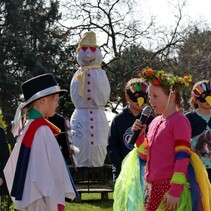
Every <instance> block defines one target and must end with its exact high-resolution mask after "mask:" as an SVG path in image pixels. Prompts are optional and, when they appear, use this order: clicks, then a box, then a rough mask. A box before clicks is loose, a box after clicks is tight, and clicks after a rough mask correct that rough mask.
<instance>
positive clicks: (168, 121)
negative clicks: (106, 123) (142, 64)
mask: <svg viewBox="0 0 211 211" xmlns="http://www.w3.org/2000/svg"><path fill="white" fill-rule="evenodd" d="M140 76H141V77H142V78H144V79H145V80H146V81H148V82H149V89H148V96H149V103H150V105H151V107H152V108H153V109H154V112H155V113H156V114H158V116H157V117H155V118H154V119H153V121H152V122H151V123H150V125H149V128H148V132H147V134H146V133H145V129H146V125H145V124H142V123H141V122H140V120H136V122H135V123H134V125H133V126H132V130H133V131H136V130H140V131H141V132H140V134H139V136H138V138H137V140H136V144H135V145H136V148H135V149H134V150H133V152H131V153H130V154H129V155H128V156H127V157H126V158H125V160H124V163H123V166H122V169H123V170H122V171H121V174H122V175H123V174H125V175H126V176H125V178H126V177H127V174H128V173H127V172H128V169H127V168H128V166H131V165H132V163H130V162H131V161H133V163H134V164H135V165H134V169H132V173H131V172H130V175H132V176H131V178H130V181H132V182H131V184H130V186H129V187H128V188H125V187H124V186H125V184H127V183H128V182H126V181H124V182H122V181H123V180H122V181H121V182H120V181H118V179H117V182H116V185H115V188H117V187H120V184H119V183H121V189H123V190H124V193H121V192H120V191H119V194H122V195H124V194H125V192H126V193H127V195H128V200H127V201H125V202H124V203H123V201H121V199H122V197H121V196H120V199H118V200H117V201H116V202H115V201H114V210H118V209H119V207H122V205H121V204H126V206H125V207H126V208H124V210H132V209H131V207H130V206H133V204H138V206H136V208H135V209H133V210H137V211H142V210H146V211H166V210H174V211H175V210H177V211H191V210H197V211H203V210H206V211H208V210H209V211H210V210H211V209H210V204H211V191H210V190H211V189H210V185H209V183H206V182H207V180H206V178H205V183H203V184H200V186H199V185H198V183H197V181H196V179H198V178H197V173H198V172H197V173H196V170H195V167H196V166H195V163H196V162H195V160H196V161H197V164H198V160H200V159H197V157H196V156H195V154H194V153H192V152H191V150H190V139H191V126H190V123H189V121H188V119H187V118H186V117H185V115H184V114H183V112H182V111H183V109H182V97H181V89H183V88H186V87H189V86H190V84H191V77H189V76H184V77H178V76H174V75H171V74H167V73H165V71H163V70H157V71H156V70H152V69H151V68H146V69H143V70H142V71H141V74H140ZM136 154H138V155H139V156H136ZM137 157H138V158H137ZM143 160H145V161H146V167H145V171H144V173H143V167H139V165H136V164H137V163H138V162H139V163H141V161H143ZM193 160H194V162H193ZM190 164H192V165H190ZM199 166H200V167H201V165H199ZM197 167H198V166H197ZM137 169H138V170H137ZM201 172H202V174H203V169H202V168H201ZM143 174H144V180H143ZM120 178H121V176H120ZM127 180H128V178H127ZM207 184H208V186H206V185H207ZM138 186H141V188H139V189H138V188H137V187H138ZM202 186H203V187H207V190H206V192H205V194H201V190H202ZM131 187H132V188H131ZM119 189H120V188H119ZM190 190H191V191H192V192H194V194H191V191H190ZM115 191H116V193H114V194H115V195H117V192H118V190H115ZM136 195H138V197H135V196H136ZM191 197H192V198H191ZM201 197H202V198H201ZM119 210H120V209H119Z"/></svg>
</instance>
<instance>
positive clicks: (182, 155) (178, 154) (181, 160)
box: [169, 140, 190, 197]
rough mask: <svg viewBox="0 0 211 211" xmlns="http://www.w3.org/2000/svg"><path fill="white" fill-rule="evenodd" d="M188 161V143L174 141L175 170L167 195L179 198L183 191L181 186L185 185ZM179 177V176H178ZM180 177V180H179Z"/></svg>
mask: <svg viewBox="0 0 211 211" xmlns="http://www.w3.org/2000/svg"><path fill="white" fill-rule="evenodd" d="M189 159H190V142H188V141H185V140H176V141H175V168H174V174H173V176H172V179H171V187H170V190H169V194H170V195H172V196H175V197H179V196H180V195H181V193H182V190H183V185H184V184H185V183H186V181H187V179H186V177H187V173H188V165H189ZM178 175H179V176H178ZM181 175H182V180H181Z"/></svg>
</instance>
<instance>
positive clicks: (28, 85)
mask: <svg viewBox="0 0 211 211" xmlns="http://www.w3.org/2000/svg"><path fill="white" fill-rule="evenodd" d="M21 89H22V92H23V95H24V99H25V102H24V103H23V105H22V107H25V106H27V105H28V104H30V103H32V102H33V101H35V100H37V99H39V98H42V97H45V96H48V95H51V94H56V93H61V94H64V93H67V90H66V89H61V88H60V86H59V85H58V84H57V82H56V80H55V78H54V77H53V75H52V74H50V73H46V74H42V75H38V76H36V77H34V78H31V79H29V80H27V81H25V82H24V83H23V84H22V85H21Z"/></svg>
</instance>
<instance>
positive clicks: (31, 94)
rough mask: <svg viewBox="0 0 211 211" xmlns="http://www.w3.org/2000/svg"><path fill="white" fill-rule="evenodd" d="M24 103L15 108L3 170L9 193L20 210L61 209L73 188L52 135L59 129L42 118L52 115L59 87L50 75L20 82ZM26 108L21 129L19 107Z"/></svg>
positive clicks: (55, 106)
mask: <svg viewBox="0 0 211 211" xmlns="http://www.w3.org/2000/svg"><path fill="white" fill-rule="evenodd" d="M22 92H23V95H24V99H25V102H24V103H21V104H20V105H19V107H18V109H17V111H16V115H15V119H14V121H13V127H12V132H13V134H14V135H15V136H17V135H18V138H17V144H16V145H15V147H14V149H13V151H12V153H11V156H10V158H9V160H8V162H7V164H6V167H5V169H4V173H5V177H6V182H7V185H8V189H9V193H10V195H11V197H12V200H13V202H14V204H15V207H16V208H17V209H20V210H21V211H38V210H39V211H62V210H64V206H65V197H66V198H70V199H74V198H75V196H76V190H75V187H74V184H73V182H72V179H71V177H70V174H69V172H68V170H67V168H66V164H65V162H64V158H63V156H62V154H61V151H60V148H59V146H58V143H57V141H56V138H55V136H54V135H57V134H59V133H60V130H59V129H58V128H57V127H56V126H55V125H53V124H52V123H50V122H49V121H47V120H46V119H45V117H51V116H53V115H54V114H55V110H56V108H57V107H58V100H59V94H64V93H66V92H67V91H66V90H63V89H60V87H59V86H58V84H57V82H56V80H55V79H54V77H53V75H52V74H43V75H39V76H37V77H34V78H32V79H30V80H28V81H26V82H24V83H23V84H22ZM23 108H27V109H28V118H27V121H26V123H25V125H24V127H23V129H22V123H21V122H22V121H21V118H22V117H21V110H22V109H23Z"/></svg>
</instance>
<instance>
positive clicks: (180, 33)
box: [0, 0, 211, 142]
mask: <svg viewBox="0 0 211 211" xmlns="http://www.w3.org/2000/svg"><path fill="white" fill-rule="evenodd" d="M136 3H137V2H136V1H135V0H129V1H125V0H113V1H111V0H93V1H88V0H72V1H65V0H60V1H58V0H30V1H29V0H0V108H1V110H2V113H3V116H4V120H5V122H6V124H7V125H8V127H7V130H8V132H7V135H8V139H9V141H10V142H13V141H14V140H13V137H12V136H11V133H10V122H11V120H12V119H13V116H14V113H15V110H16V108H17V105H18V104H19V102H20V101H21V89H20V86H21V83H22V82H23V81H25V80H27V79H29V78H31V77H32V76H36V75H38V74H41V73H45V72H51V73H53V74H54V75H55V77H56V78H57V81H58V83H59V84H60V85H61V86H62V88H66V89H68V90H69V86H70V81H71V78H72V76H73V74H74V72H75V71H76V70H77V68H78V65H77V63H76V59H75V57H76V50H75V49H76V46H77V42H78V40H79V39H80V37H81V36H82V35H83V34H84V33H85V32H87V31H88V30H93V31H95V32H96V33H97V38H98V41H99V40H101V42H102V44H101V49H102V52H103V56H104V62H103V64H102V67H103V69H105V70H106V72H107V75H108V78H109V81H110V84H111V96H110V101H109V102H108V105H107V109H111V110H112V111H113V112H117V106H118V105H119V104H121V105H125V103H126V102H125V99H124V86H125V83H126V82H127V81H128V80H129V79H131V78H132V77H136V76H137V74H138V72H139V71H140V69H141V68H142V67H146V66H150V67H152V68H155V69H165V70H167V71H170V72H173V73H177V74H181V75H184V74H192V75H193V79H194V82H195V81H197V80H201V79H205V78H207V79H210V75H211V71H210V69H211V59H210V57H211V53H210V52H211V51H210V49H211V31H210V29H209V27H208V26H207V25H206V23H204V22H201V23H197V24H196V23H187V24H186V25H184V24H183V15H182V11H183V8H184V7H185V3H186V1H185V0H184V1H182V0H181V1H179V4H178V5H179V6H178V7H175V11H176V19H175V23H172V27H171V28H166V27H165V26H163V27H161V26H158V25H157V23H156V20H155V19H154V18H153V17H151V18H150V19H147V20H146V19H145V18H144V13H141V11H136ZM183 95H184V98H185V102H186V104H185V108H186V110H187V109H188V104H187V101H188V98H189V95H190V93H189V92H187V93H183ZM73 109H74V106H73V104H72V102H71V100H70V96H69V94H67V95H65V96H64V97H63V98H61V102H60V108H59V113H61V114H63V115H64V116H69V117H70V116H71V113H72V111H73Z"/></svg>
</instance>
